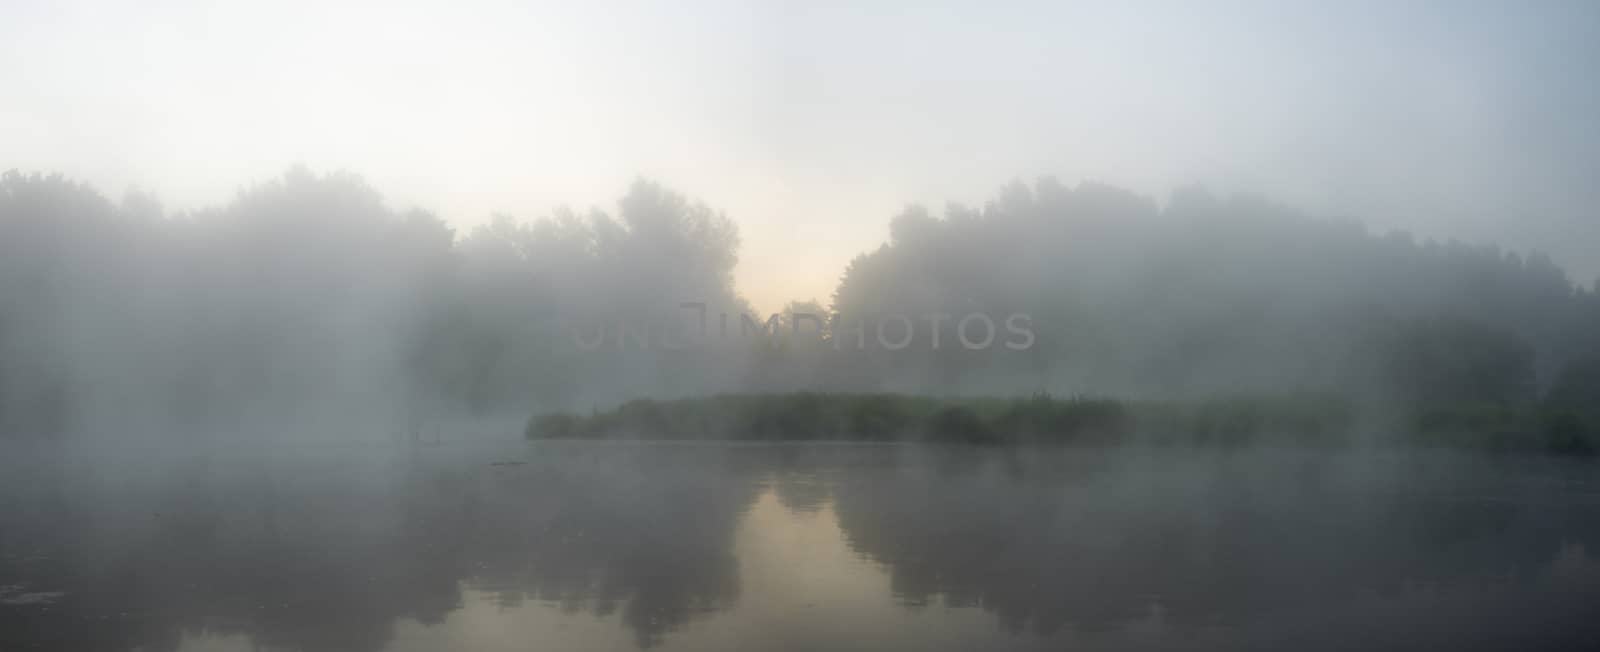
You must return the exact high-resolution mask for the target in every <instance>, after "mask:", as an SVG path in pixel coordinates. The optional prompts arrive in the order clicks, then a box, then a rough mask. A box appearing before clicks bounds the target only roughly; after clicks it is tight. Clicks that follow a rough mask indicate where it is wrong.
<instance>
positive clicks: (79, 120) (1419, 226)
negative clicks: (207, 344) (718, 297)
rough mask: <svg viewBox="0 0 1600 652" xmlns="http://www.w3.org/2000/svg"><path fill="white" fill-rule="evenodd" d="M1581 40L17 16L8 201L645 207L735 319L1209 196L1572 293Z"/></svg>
mask: <svg viewBox="0 0 1600 652" xmlns="http://www.w3.org/2000/svg"><path fill="white" fill-rule="evenodd" d="M1595 11H1596V10H1595V8H1594V7H1593V6H1592V4H1591V3H1585V2H1541V3H1539V4H1537V5H1536V6H1531V7H1530V6H1523V5H1522V4H1520V3H1510V2H1506V3H1468V5H1466V6H1463V5H1462V4H1461V3H1457V2H1423V3H1407V4H1406V6H1404V7H1395V6H1392V4H1391V3H1382V2H1355V3H1339V4H1338V5H1337V6H1316V5H1312V4H1310V3H1291V4H1289V5H1284V4H1283V3H1254V2H1228V3H1219V4H1215V5H1210V6H1204V7H1201V6H1191V5H1190V4H1189V3H1182V2H1170V3H1160V2H1156V3H1069V4H1063V3H1041V2H1022V3H1008V4H1007V6H1005V7H993V6H990V5H985V4H981V3H938V4H937V5H935V6H931V7H930V6H926V3H916V4H914V5H910V4H904V3H891V4H888V5H880V6H877V7H872V8H866V7H850V6H846V5H841V4H834V3H809V2H807V3H794V2H787V3H743V2H737V3H736V2H706V3H696V6H695V7H694V8H692V9H685V8H680V7H677V6H674V5H670V4H658V3H605V4H602V5H595V6H590V5H585V6H584V7H573V6H571V5H570V4H569V3H545V2H534V3H529V2H497V3H485V2H451V3H394V2H383V3H340V5H339V6H338V7H327V6H325V5H324V4H322V3H302V2H285V3H272V4H270V5H259V6H247V5H243V4H237V3H220V4H218V3H202V2H187V1H175V2H163V3H157V4H155V5H150V4H148V3H142V4H139V5H127V4H120V3H103V2H93V1H82V0H69V1H66V2H58V1H50V2H34V1H31V0H24V1H23V2H12V3H8V5H7V9H6V14H7V16H6V17H7V18H8V20H4V21H0V44H3V45H0V81H3V84H4V88H5V89H6V90H5V97H6V101H5V102H3V103H0V143H4V146H3V147H0V170H4V169H12V168H17V169H22V170H43V171H59V172H63V173H65V174H67V175H68V176H69V177H71V178H74V179H77V180H81V181H85V182H88V183H91V184H93V185H94V186H95V187H96V188H98V189H100V191H101V192H104V193H106V194H107V195H109V196H111V197H113V198H117V197H120V196H121V194H122V193H123V192H124V191H125V190H127V189H129V188H139V189H142V190H143V191H145V192H148V193H151V194H153V195H155V196H157V197H159V198H160V199H161V200H162V201H163V202H164V203H165V204H166V205H167V206H169V207H170V208H172V209H173V210H179V211H189V210H196V209H200V208H203V207H206V206H214V205H219V204H223V203H226V202H227V201H228V200H229V199H230V198H231V197H232V195H233V194H234V192H235V191H236V189H237V188H238V187H239V186H240V185H241V184H248V183H252V182H258V181H264V180H266V179H270V178H272V177H274V176H276V175H278V174H281V173H282V171H283V170H284V169H286V168H287V167H289V166H290V165H292V164H295V163H304V164H306V165H308V166H310V167H311V168H312V169H316V170H319V171H331V170H353V171H356V172H359V173H361V174H363V175H364V176H365V177H366V178H367V179H368V180H369V181H370V182H371V183H372V184H373V186H374V187H375V188H376V189H377V190H379V191H380V192H381V193H382V194H383V195H384V196H385V197H387V198H389V199H390V200H391V201H393V202H394V203H395V205H397V206H418V207H421V208H423V209H425V210H428V211H430V212H432V213H434V214H436V215H439V216H440V217H441V218H443V219H445V220H447V221H448V222H449V223H450V224H452V225H454V226H456V228H457V230H458V231H461V232H465V231H468V230H470V229H471V228H473V227H475V226H477V225H479V224H482V223H486V222H488V221H489V220H490V219H491V218H492V216H493V215H494V214H496V213H508V214H513V215H518V216H522V217H524V218H531V217H533V216H538V215H543V214H546V213H548V212H549V211H551V210H553V209H555V208H556V207H558V206H561V205H572V206H578V207H587V206H608V205H610V203H611V202H612V201H614V200H615V199H616V197H617V195H618V194H619V191H620V190H621V189H623V188H625V187H626V186H627V184H628V183H629V182H630V181H631V180H632V179H633V178H635V177H637V176H644V177H646V178H651V179H655V180H658V181H660V182H662V183H664V184H666V185H668V186H669V187H672V188H675V189H678V190H680V191H682V192H684V193H686V194H688V195H690V196H694V197H700V198H704V199H705V200H707V201H709V202H712V203H713V204H714V205H715V206H717V207H719V208H721V209H723V210H726V211H727V212H728V214H729V215H730V216H732V217H734V218H735V219H737V220H738V221H739V223H740V225H741V227H742V232H743V234H744V239H745V246H744V248H743V250H742V253H743V254H744V255H743V256H742V257H741V264H740V266H739V268H738V272H739V274H738V280H737V281H736V287H738V289H739V290H740V292H741V293H742V294H744V295H745V296H747V297H749V298H750V299H751V300H752V301H753V302H755V303H756V304H757V305H758V306H759V307H760V308H762V309H763V310H764V311H767V312H771V311H773V310H776V309H777V308H779V307H780V306H781V305H782V304H783V303H785V302H787V301H789V300H792V299H796V298H816V299H819V300H823V299H826V296H827V295H828V293H830V292H831V291H832V290H833V285H834V282H835V280H836V274H837V270H838V269H839V268H841V267H842V266H843V265H844V264H845V263H847V262H848V261H849V260H850V258H851V257H852V256H854V255H855V254H856V253H859V252H861V251H864V250H867V249H870V248H872V247H874V246H876V245H877V243H879V242H881V241H883V240H884V238H885V237H886V236H887V232H886V229H885V228H884V227H885V217H886V216H888V215H891V214H893V213H895V212H897V211H898V210H899V209H900V208H902V207H903V206H904V205H905V204H906V203H911V202H916V203H923V204H927V205H930V206H940V205H942V204H943V203H944V202H946V201H960V202H963V203H966V204H969V205H980V204H981V203H982V202H983V201H985V200H987V199H988V198H989V197H990V196H991V195H992V194H993V192H994V190H995V189H996V188H998V187H1000V186H1001V185H1003V184H1005V183H1007V182H1009V181H1011V180H1013V179H1016V178H1022V179H1026V180H1031V179H1033V178H1034V177H1036V176H1039V175H1055V176H1057V177H1058V178H1060V179H1062V180H1063V181H1066V182H1068V183H1076V182H1077V181H1079V180H1084V179H1092V180H1098V181H1101V182H1105V183H1110V184H1113V185H1117V186H1119V187H1125V188H1128V189H1130V190H1133V191H1136V192H1139V193H1141V194H1145V195H1150V196H1153V197H1162V196H1164V195H1165V194H1166V193H1168V192H1170V191H1171V190H1172V189H1173V188H1178V187H1187V186H1190V185H1194V184H1201V185H1204V186H1206V187H1208V188H1210V189H1212V190H1213V191H1214V192H1217V193H1219V194H1223V195H1228V194H1232V193H1235V192H1249V193H1259V194H1263V195H1266V196H1269V197H1272V198H1274V199H1277V200H1279V201H1283V202H1285V203H1287V204H1289V205H1292V206H1295V207H1297V208H1300V209H1302V210H1305V211H1308V212H1310V213H1313V214H1317V215H1329V216H1335V217H1343V218H1351V219H1358V220H1362V221H1364V222H1366V223H1368V224H1369V225H1371V226H1372V227H1373V228H1374V229H1375V230H1378V231H1380V232H1381V231H1387V230H1389V229H1393V228H1401V229H1405V230H1409V231H1412V232H1415V233H1417V234H1418V235H1419V236H1424V237H1431V238H1436V239H1440V240H1445V239H1449V238H1456V239H1460V240H1463V241H1467V242H1478V243H1484V242H1493V243H1499V244H1501V245H1504V246H1506V247H1508V248H1511V249H1514V250H1517V251H1524V252H1525V251H1530V250H1540V251H1544V252H1547V253H1548V254H1549V255H1550V256H1551V257H1552V259H1554V260H1555V261H1556V262H1557V263H1559V264H1560V265H1562V266H1563V267H1564V268H1566V269H1568V270H1569V271H1570V272H1572V273H1573V274H1574V276H1575V278H1576V279H1577V280H1581V281H1583V282H1585V283H1587V282H1589V281H1592V280H1593V279H1595V278H1596V277H1597V276H1600V263H1595V262H1594V261H1593V257H1592V255H1591V252H1592V251H1593V250H1594V249H1595V248H1596V247H1597V246H1600V230H1597V229H1600V226H1597V225H1596V224H1595V221H1594V219H1593V215H1592V213H1593V211H1592V210H1591V207H1592V206H1594V205H1595V203H1596V200H1597V197H1596V195H1595V192H1596V191H1595V189H1594V187H1593V184H1591V183H1589V182H1588V180H1589V177H1590V176H1591V175H1590V174H1589V171H1590V170H1592V169H1594V166H1595V165H1596V164H1597V163H1600V161H1597V160H1596V156H1597V154H1596V152H1597V151H1600V147H1597V145H1600V142H1597V140H1596V139H1597V138H1600V136H1597V135H1596V132H1595V129H1594V128H1593V124H1592V117H1591V116H1593V115H1595V114H1596V113H1600V96H1597V92H1596V90H1595V88H1594V85H1593V84H1592V83H1590V81H1589V75H1588V70H1587V67H1588V62H1592V61H1594V60H1595V59H1596V58H1597V52H1596V50H1595V48H1596V47H1597V46H1596V45H1595V43H1596V42H1600V40H1597V39H1596V38H1595V29H1596V27H1595V25H1596V24H1597V22H1600V21H1597V20H1596V15H1595Z"/></svg>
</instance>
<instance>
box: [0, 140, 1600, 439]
mask: <svg viewBox="0 0 1600 652" xmlns="http://www.w3.org/2000/svg"><path fill="white" fill-rule="evenodd" d="M0 189H3V193H0V229H3V230H4V238H3V239H0V243H3V244H0V246H3V247H4V248H5V251H4V253H5V256H4V257H3V260H4V262H3V265H4V266H5V268H4V273H3V274H0V279H4V284H3V285H0V288H3V292H0V298H3V300H4V302H3V303H0V305H3V306H4V310H3V312H0V315H3V316H4V320H3V321H0V324H3V329H0V347H3V349H0V350H3V351H4V354H5V357H4V359H5V361H6V365H5V367H4V374H3V376H0V378H3V381H4V387H5V393H4V398H5V401H4V403H3V406H4V410H3V412H0V416H3V423H4V424H5V428H6V432H7V433H8V434H10V435H16V436H23V437H47V438H48V437H55V436H62V435H67V434H72V433H80V434H86V435H91V436H93V435H98V436H112V437H118V438H126V437H132V436H145V435H144V434H143V433H156V432H160V433H167V434H168V435H169V436H195V437H206V436H213V435H212V434H211V433H218V432H224V433H226V432H246V431H250V432H252V434H261V433H258V432H255V431H258V430H262V431H271V432H280V433H282V432H306V431H307V429H312V430H316V431H317V432H319V433H322V432H324V431H325V435H324V434H319V435H317V436H319V437H320V436H328V437H358V438H360V437H369V438H370V437H377V438H384V437H390V438H413V439H414V438H416V437H417V436H418V435H419V433H420V432H421V431H423V430H426V429H429V428H432V429H435V430H437V429H438V428H439V427H440V424H442V423H443V422H445V421H470V420H493V419H507V420H509V421H511V422H515V421H517V420H521V419H526V418H527V417H528V416H529V415H530V414H535V413H542V412H549V411H554V410H577V411H587V410H589V409H599V408H609V407H611V406H613V405H615V404H618V403H621V402H623V401H626V400H629V399H634V398H676V397H688V396H698V395H707V394H714V393H723V392H734V391H744V392H775V391H794V390H810V391H824V392H881V391H894V392H907V393H916V394H929V395H936V396H946V395H968V396H978V395H999V396H1019V395H1020V396H1027V395H1035V394H1055V395H1091V396H1109V397H1116V398H1148V399H1195V398H1205V397H1215V396H1238V395H1282V394H1294V393H1299V394H1312V395H1335V396H1339V397H1342V398H1345V399H1349V400H1353V401H1357V402H1359V403H1360V404H1361V405H1363V406H1365V407H1369V408H1373V409H1380V408H1385V407H1388V406H1391V405H1393V404H1396V403H1399V404H1405V405H1412V404H1416V405H1429V406H1434V405H1505V406H1519V405H1531V404H1537V403H1539V402H1540V401H1542V400H1545V399H1546V398H1547V397H1551V398H1555V397H1556V394H1559V393H1561V392H1568V393H1572V392H1576V393H1577V394H1576V395H1575V397H1574V398H1569V399H1566V400H1568V402H1569V403H1571V405H1569V406H1568V407H1575V408H1576V409H1579V410H1580V411H1583V412H1587V411H1588V410H1589V409H1590V408H1589V406H1585V405H1583V404H1584V403H1585V402H1586V400H1587V399H1586V396H1587V394H1585V392H1589V391H1591V389H1592V385H1593V378H1592V376H1593V373H1592V369H1593V368H1594V367H1595V362H1594V361H1595V359H1596V358H1595V356H1596V355H1597V353H1600V352H1597V349H1596V347H1597V345H1600V340H1597V339H1596V335H1595V334H1596V333H1600V328H1597V325H1600V299H1597V298H1596V295H1595V292H1594V289H1593V288H1587V287H1583V286H1581V285H1576V284H1574V283H1572V282H1571V281H1570V280H1569V275H1568V274H1567V273H1566V272H1564V271H1563V270H1562V269H1561V268H1560V267H1558V266H1557V265H1555V264H1554V263H1553V262H1552V261H1551V260H1550V259H1549V258H1547V257H1546V256H1544V255H1542V254H1539V253H1530V254H1527V255H1523V254H1519V253H1517V252H1513V251H1506V250H1502V249H1499V248H1497V247H1495V246H1493V245H1489V244H1462V243H1457V242H1446V243H1440V242H1436V241H1433V240H1425V239H1419V238H1416V237H1414V236H1412V235H1409V234H1406V233H1403V232H1389V233H1385V234H1377V233H1374V232H1372V231H1370V230H1368V229H1366V228H1364V227H1362V226H1360V225H1358V224H1356V223H1353V222H1349V221H1340V220H1328V219H1318V218H1313V217H1307V216H1304V215H1302V214H1299V213H1297V212H1295V211H1293V210H1291V209H1288V208H1284V207H1281V206H1279V205H1277V204H1273V203H1271V202H1268V201H1265V200H1262V199H1257V198H1252V197H1248V196H1234V197H1227V198H1224V197H1218V196H1215V195H1213V194H1211V193H1209V192H1207V191H1205V190H1203V189H1193V188H1191V189H1184V190H1180V191H1178V192H1175V193H1173V194H1172V195H1170V196H1169V197H1167V198H1166V199H1164V200H1162V201H1160V202H1158V201H1156V200H1155V199H1153V198H1150V197H1145V196H1141V195H1137V194H1134V193H1132V192H1129V191H1124V190H1119V189H1116V188H1113V187H1109V186H1104V185H1101V184H1094V183H1083V184H1079V185H1078V186H1076V187H1069V186H1067V185H1065V184H1062V183H1060V182H1057V181H1054V180H1052V179H1044V180H1041V181H1039V182H1037V183H1034V184H1031V185H1030V184H1023V183H1013V184H1011V185H1008V186H1006V187H1005V188H1004V189H1002V190H1001V191H999V192H998V193H997V195H996V197H995V198H994V199H992V200H990V201H988V202H986V203H985V204H984V206H983V207H982V208H965V207H962V206H960V205H954V204H952V205H950V206H949V207H947V208H946V209H944V210H943V211H940V212H937V213H936V212H933V211H929V210H926V209H923V208H919V207H912V208H909V209H906V210H905V211H903V212H902V213H901V214H899V215H898V216H894V217H893V218H892V219H890V220H888V222H889V231H890V236H889V238H888V241H887V242H885V243H883V244H882V245H880V246H879V247H878V248H876V249H873V250H871V251H867V252H863V253H861V254H860V255H858V256H857V257H856V258H855V259H854V260H853V261H852V262H851V263H850V264H849V265H848V266H847V267H846V268H845V269H844V270H843V273H842V274H841V278H840V281H839V284H838V286H837V287H836V289H835V290H834V291H833V293H832V296H831V298H830V300H829V304H828V305H821V304H819V303H818V302H811V301H805V302H794V303H792V304H791V305H790V306H789V307H787V308H786V309H785V310H784V311H782V312H781V313H779V314H778V315H777V319H776V320H771V321H769V317H771V315H764V314H761V313H758V312H757V311H756V309H755V308H753V307H752V306H751V304H750V303H749V302H748V301H746V300H745V299H744V298H743V297H742V296H741V295H740V294H739V293H738V291H737V290H736V289H735V284H734V281H733V278H734V276H733V273H734V269H735V263H736V261H737V259H738V256H739V255H740V250H739V242H740V236H739V227H738V224H737V223H736V222H734V221H733V220H732V219H730V218H728V217H726V216H725V215H724V214H722V213H720V212H718V211H716V210H714V209H712V208H710V207H708V206H707V205H706V204H704V203H701V202H698V201H695V200H690V199H687V198H685V197H684V196H682V195H680V194H677V193H675V192H673V191H671V190H669V189H666V188H664V187H662V186H660V185H658V184H655V183H652V182H649V181H638V182H636V183H635V184H634V185H633V186H632V187H631V188H630V189H628V190H627V191H626V194H625V195H624V196H623V197H622V198H621V199H620V200H619V201H618V202H617V203H616V205H615V207H614V208H596V209H593V210H591V211H588V212H584V213H579V212H577V211H572V210H561V211H556V212H554V213H552V214H551V215H548V216H543V217H539V218H537V219H533V220H526V221H524V220H518V219H516V218H514V217H509V216H501V217H498V218H496V219H495V220H493V221H491V222H490V223H488V224H486V225H482V226H479V227H476V228H474V229H471V230H469V231H466V232H463V233H457V232H454V231H453V230H452V229H451V228H450V227H449V226H448V224H447V223H445V222H443V221H442V220H441V219H439V218H438V217H436V216H433V215H431V214H429V213H425V212H421V211H417V210H397V209H392V208H390V207H388V205H387V204H386V203H385V201H384V200H383V198H382V197H380V196H379V195H378V194H377V192H376V191H375V190H373V189H372V188H371V187H370V186H368V185H366V184H365V183H364V182H363V181H362V180H361V179H359V178H358V177H355V176H353V175H350V174H346V173H331V174H325V175H319V174H318V173H314V172H311V171H309V170H306V169H304V168H294V169H291V170H289V171H288V172H286V173H285V174H283V175H282V176H281V177H279V178H277V179H274V180H271V181H268V182H264V183H258V184H254V185H251V186H248V187H246V188H245V189H243V190H241V192H240V194H239V195H238V196H237V197H236V198H235V199H234V200H232V201H231V202H229V203H227V204H225V205H222V206H218V207H214V208H207V209H203V210H199V211H195V212H192V213H179V214H170V215H169V214H166V213H164V211H163V210H162V208H161V206H160V205H159V204H158V203H156V202H155V201H154V200H152V199H151V198H149V197H148V196H145V195H140V194H130V195H128V196H127V197H126V198H124V200H123V201H122V202H121V203H112V202H110V201H109V200H107V199H105V198H104V197H102V196H101V195H99V194H98V193H97V192H96V191H95V190H93V189H92V188H89V187H87V186H84V185H82V184H79V183H76V182H74V181H71V180H68V179H66V178H64V177H60V176H45V175H40V174H22V173H15V172H13V173H7V175H6V176H5V177H4V179H3V180H0ZM1558 390H1559V391H1558ZM179 432H192V433H195V434H192V435H191V434H185V435H177V434H175V433H179ZM136 433H138V434H136Z"/></svg>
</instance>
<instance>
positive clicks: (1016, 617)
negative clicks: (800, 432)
mask: <svg viewBox="0 0 1600 652" xmlns="http://www.w3.org/2000/svg"><path fill="white" fill-rule="evenodd" d="M0 467H3V470H4V471H5V473H4V476H3V479H0V490H3V492H4V493H3V494H0V497H3V503H0V650H13V649H16V650H29V649H50V650H184V651H188V650H306V651H334V650H341V651H343V650H348V651H379V650H418V651H422V650H428V651H432V650H442V649H460V650H528V649H545V650H615V649H623V650H626V649H637V648H656V649H664V650H730V651H731V650H816V649H832V650H837V649H844V650H897V649H898V650H972V649H1024V650H1031V649H1051V650H1055V649H1088V650H1095V649H1217V650H1234V649H1284V648H1286V647H1293V648H1302V649H1305V648H1309V649H1329V650H1342V649H1418V648H1419V647H1421V648H1440V649H1446V648H1447V649H1559V648H1567V649H1597V648H1600V625H1596V624H1595V623H1594V620H1595V619H1594V616H1595V615H1597V614H1600V611H1597V610H1596V608H1595V607H1593V605H1595V604H1600V601H1597V600H1596V599H1597V598H1600V564H1597V562H1596V560H1595V556H1596V551H1597V550H1600V548H1597V546H1600V518H1597V517H1600V487H1596V486H1595V483H1594V481H1593V479H1592V478H1593V477H1594V469H1595V467H1594V466H1593V465H1590V464H1583V463H1571V462H1562V461H1556V460H1544V459H1490V458H1482V457H1469V456H1455V455H1448V454H1443V453H1406V454H1402V453H1397V452H1393V451H1384V452H1362V453H1354V452H1344V453H1330V452H1327V451H1292V450H1276V451H1249V452H1218V451H1205V452H1195V451H1176V450H1168V451H1149V450H1145V451H1120V452H1105V451H1100V452H1095V451H1056V452H1049V453H1042V452H1037V451H1022V450H1009V451H975V450H971V449H942V448H924V447H917V446H909V445H883V446H863V445H770V446H769V445H721V444H584V443H549V444H523V443H520V442H519V443H505V444H492V445H476V444H474V445H465V444H454V445H443V446H424V447H397V446H387V445H384V446H345V447H335V446H327V447H311V448H300V449H296V452H294V453H284V452H274V453H265V452H258V453H239V452H230V453H222V452H217V451H207V450H199V451H187V452H184V453H159V454H158V453H145V454H135V455H117V456H114V457H113V456H110V455H95V454H83V455H79V454H66V453H62V452H60V451H52V450H49V449H45V450H40V449H38V448H30V449H27V450H24V451H20V452H18V453H17V454H15V455H11V456H8V457H7V458H6V460H5V461H4V462H0Z"/></svg>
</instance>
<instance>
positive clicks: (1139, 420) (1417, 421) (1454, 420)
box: [526, 392, 1600, 456]
mask: <svg viewBox="0 0 1600 652" xmlns="http://www.w3.org/2000/svg"><path fill="white" fill-rule="evenodd" d="M1356 414H1357V409H1356V407H1355V406H1354V405H1353V404H1352V403H1351V402H1349V401H1346V400H1342V399H1340V398H1338V397H1331V396H1320V395H1292V396H1282V397H1254V398H1231V399H1214V400H1207V401H1194V402H1156V401H1119V400H1114V399H1108V398H1093V397H1064V398H1058V397H1052V396H1047V395H1035V396H1028V397H1018V398H1003V397H978V398H937V397H931V396H908V395H903V394H829V393H815V392H799V393H792V394H719V395H714V396H707V397H702V398H691V399H680V400H672V401H656V400H650V399H640V400H634V401H629V402H627V403H624V404H622V405H620V406H618V407H617V408H615V409H612V410H607V411H594V412H592V413H590V414H588V415H575V414H547V415H541V416H538V417H535V418H534V419H532V420H531V421H529V423H528V427H527V431H526V435H527V437H528V438H529V439H610V438H632V439H662V440H725V441H859V442H872V441H923V442H933V443H949V444H967V445H1055V444H1070V445H1089V446H1111V445H1122V444H1130V443H1138V444H1146V445H1156V446H1168V445H1186V446H1206V447H1237V446H1245V445H1253V444H1264V443H1280V444H1294V445H1318V446H1337V445H1343V444H1346V443H1348V442H1350V441H1351V439H1352V435H1353V431H1354V429H1355V428H1356V427H1357V425H1358V424H1357V420H1356ZM1386 431H1389V432H1398V433H1399V434H1398V435H1397V436H1395V437H1392V438H1390V441H1392V442H1397V443H1401V444H1405V445H1414V446H1423V447H1452V448H1465V449H1479V450H1489V451H1545V452H1551V453H1557V454H1564V455H1580V456H1588V455H1593V454H1594V453H1595V452H1596V450H1597V449H1600V446H1597V443H1600V428H1596V427H1595V426H1594V424H1591V423H1589V422H1588V421H1585V420H1584V419H1583V418H1582V417H1579V416H1577V415H1573V414H1571V413H1566V412H1549V413H1547V412H1545V411H1540V410H1537V409H1534V408H1527V409H1523V410H1513V409H1510V408H1505V407H1496V406H1464V407H1463V406H1451V407H1449V408H1431V409H1419V410H1414V411H1412V413H1411V414H1410V416H1409V420H1408V421H1405V420H1402V422H1401V423H1399V425H1394V426H1391V427H1389V428H1386Z"/></svg>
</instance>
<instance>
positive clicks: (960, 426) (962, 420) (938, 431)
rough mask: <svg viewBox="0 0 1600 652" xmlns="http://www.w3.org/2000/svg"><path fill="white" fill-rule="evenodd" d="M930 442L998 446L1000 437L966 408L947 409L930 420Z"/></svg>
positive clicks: (928, 429)
mask: <svg viewBox="0 0 1600 652" xmlns="http://www.w3.org/2000/svg"><path fill="white" fill-rule="evenodd" d="M927 437H928V440H929V441H935V442H941V443H950V444H998V443H1000V437H999V435H998V434H997V433H995V431H994V429H993V428H990V427H989V425H988V424H986V423H984V422H983V419H980V418H978V415H977V414H975V413H973V411H972V410H969V409H967V408H964V407H947V408H944V409H942V410H939V411H938V412H935V413H934V414H933V416H932V417H930V418H929V419H928V425H927Z"/></svg>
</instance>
